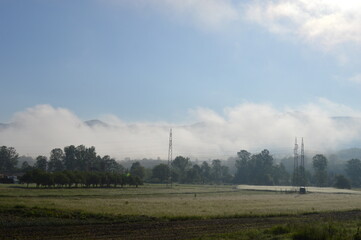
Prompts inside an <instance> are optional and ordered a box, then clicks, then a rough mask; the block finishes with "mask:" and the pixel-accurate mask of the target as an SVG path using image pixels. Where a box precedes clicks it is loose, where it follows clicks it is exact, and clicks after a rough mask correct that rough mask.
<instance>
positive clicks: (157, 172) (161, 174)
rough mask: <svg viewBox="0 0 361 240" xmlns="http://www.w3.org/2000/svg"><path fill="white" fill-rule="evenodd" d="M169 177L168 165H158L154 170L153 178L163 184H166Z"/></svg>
mask: <svg viewBox="0 0 361 240" xmlns="http://www.w3.org/2000/svg"><path fill="white" fill-rule="evenodd" d="M168 177H169V168H168V165H166V164H164V163H161V164H159V165H156V166H155V167H154V168H153V170H152V178H153V179H158V180H159V182H161V183H166V182H167V181H168Z"/></svg>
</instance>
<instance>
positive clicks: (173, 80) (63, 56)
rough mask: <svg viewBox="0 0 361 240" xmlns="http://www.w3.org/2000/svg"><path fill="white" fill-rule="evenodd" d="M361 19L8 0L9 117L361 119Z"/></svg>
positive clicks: (105, 0) (328, 10)
mask: <svg viewBox="0 0 361 240" xmlns="http://www.w3.org/2000/svg"><path fill="white" fill-rule="evenodd" d="M360 13H361V3H359V2H358V1H355V0H345V1H342V3H340V2H339V1H336V0H329V1H326V0H314V1H311V0H293V1H291V0H272V1H261V0H246V1H236V0H233V1H232V0H77V1H70V0H17V1H14V0H0V84H1V88H0V110H1V114H0V122H3V123H4V122H12V121H17V120H18V119H19V113H20V115H21V114H25V115H26V114H29V113H33V112H34V111H35V110H36V111H38V112H37V113H39V116H42V115H41V114H40V113H42V112H43V111H45V110H44V109H47V111H48V112H59V111H60V112H62V109H65V110H66V111H69V112H71V113H72V114H74V118H77V119H80V120H89V119H98V118H104V116H109V115H111V116H115V117H116V118H119V119H120V120H121V121H125V122H127V123H134V122H135V123H136V122H146V123H157V122H167V123H169V124H181V123H192V122H199V121H206V120H205V118H209V119H211V122H212V121H213V120H214V121H215V122H217V123H220V122H224V121H226V122H227V121H228V122H229V121H231V120H232V119H233V118H232V117H233V115H234V114H233V115H232V113H233V112H234V111H236V112H237V109H242V110H240V111H239V112H238V113H237V114H239V113H247V114H249V115H252V114H251V113H249V112H248V110H247V111H246V110H244V109H249V108H248V107H249V106H253V109H254V111H260V109H264V108H263V107H264V106H269V107H270V108H271V109H272V110H270V112H272V111H273V112H274V116H276V115H277V116H279V115H282V114H287V113H289V112H292V113H295V112H306V115H307V114H311V113H312V114H314V113H317V114H321V113H322V114H323V115H328V116H330V115H331V116H344V115H348V116H361V114H360V113H361V106H360V102H361V101H360V100H361V97H360V96H361V95H360V92H361V58H360V57H359V56H360V55H361V17H360V16H361V14H360ZM39 106H40V107H39ZM44 106H45V107H44ZM29 109H30V110H29ZM34 109H35V110H34ZM267 109H268V108H267ZM15 113H18V115H16V114H15ZM204 113H205V114H204ZM317 114H316V115H317ZM323 115H322V116H323ZM21 116H22V115H21ZM67 116H68V115H67ZM212 119H213V120H212ZM232 121H233V120H232ZM250 121H251V122H252V120H250ZM317 126H319V125H315V126H314V128H311V129H317ZM325 131H326V132H327V129H325ZM310 132H312V131H310ZM220 134H223V133H220ZM288 134H289V135H290V136H292V137H291V139H294V136H295V135H296V134H297V133H295V132H292V131H291V132H289V133H288ZM300 134H303V133H302V132H301V133H300ZM198 137H199V136H198ZM272 141H273V140H272ZM272 141H271V140H270V142H272ZM287 141H288V140H287ZM15 142H16V141H15V140H14V143H15ZM79 142H81V140H79ZM319 142H322V141H321V140H320V141H319ZM267 143H268V142H267ZM54 144H55V143H54ZM62 144H63V143H62ZM64 144H66V143H64ZM89 144H91V143H89ZM254 145H256V143H254ZM265 145H266V144H265ZM218 146H219V145H218ZM282 146H284V145H282ZM208 147H209V145H207V146H205V147H204V148H205V149H207V148H208ZM224 149H227V151H228V150H229V149H230V148H227V147H224ZM221 150H222V149H221ZM221 150H220V151H221ZM187 151H188V150H187ZM230 151H231V150H230ZM232 151H233V150H232Z"/></svg>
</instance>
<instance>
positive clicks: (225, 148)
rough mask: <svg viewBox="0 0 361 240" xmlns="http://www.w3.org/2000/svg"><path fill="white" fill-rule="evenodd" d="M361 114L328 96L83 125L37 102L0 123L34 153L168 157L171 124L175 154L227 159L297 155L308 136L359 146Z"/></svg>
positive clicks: (328, 144)
mask: <svg viewBox="0 0 361 240" xmlns="http://www.w3.org/2000/svg"><path fill="white" fill-rule="evenodd" d="M336 116H338V117H336ZM339 116H343V117H339ZM360 116H361V113H360V112H358V111H355V110H353V109H351V108H349V107H347V106H343V105H339V104H335V103H333V102H330V101H328V100H326V99H320V100H319V101H318V102H317V103H313V104H308V105H305V106H301V107H299V108H297V109H292V108H287V109H283V110H279V109H276V108H275V107H273V106H271V105H267V104H255V103H243V104H240V105H238V106H236V107H231V108H225V109H224V111H223V113H221V114H220V113H216V112H215V111H212V110H210V109H204V108H199V109H195V110H191V111H190V113H189V116H185V118H184V119H189V118H192V119H193V120H192V123H190V124H172V123H155V122H124V121H122V120H121V119H119V118H118V117H116V116H112V115H108V116H104V117H101V118H99V120H100V121H88V122H85V121H84V120H83V119H80V118H79V117H77V115H76V114H74V113H72V112H71V111H70V110H68V109H64V108H55V107H52V106H50V105H38V106H35V107H32V108H28V109H26V110H25V111H23V112H18V113H16V114H14V116H13V118H12V119H11V121H10V122H11V123H10V124H8V125H6V126H4V125H1V126H0V145H5V146H11V147H15V148H16V150H17V152H18V153H19V154H21V155H30V156H37V155H40V154H41V155H46V156H48V155H49V152H50V151H51V149H53V148H58V147H59V148H63V147H65V146H68V145H80V144H83V145H86V146H95V147H96V150H97V152H98V154H100V155H110V156H112V157H114V158H116V159H118V160H122V159H124V158H131V159H134V158H138V159H142V158H153V159H154V158H158V157H160V158H162V159H167V154H168V139H169V129H170V128H172V129H173V156H177V155H183V156H188V157H191V158H193V159H199V160H203V159H210V158H212V159H213V158H219V159H226V158H228V157H230V156H235V155H236V152H237V151H239V150H241V149H246V150H248V151H251V152H252V151H253V152H257V151H260V150H262V149H264V148H267V149H269V150H270V151H271V154H284V155H287V154H289V155H291V154H292V150H293V146H294V139H295V137H296V136H297V137H298V140H299V141H300V140H301V137H303V138H304V141H305V149H306V151H312V152H317V151H318V152H322V151H330V150H338V149H340V148H343V147H356V146H357V144H358V143H360V142H361V141H360V140H361V120H360V119H361V118H359V117H360Z"/></svg>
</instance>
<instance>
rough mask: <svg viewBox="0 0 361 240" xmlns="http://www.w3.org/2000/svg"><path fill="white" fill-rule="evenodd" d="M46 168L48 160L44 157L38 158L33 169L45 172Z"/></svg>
mask: <svg viewBox="0 0 361 240" xmlns="http://www.w3.org/2000/svg"><path fill="white" fill-rule="evenodd" d="M47 167H48V159H47V157H45V156H38V157H37V158H36V162H35V164H34V168H37V169H40V170H43V171H46V169H47Z"/></svg>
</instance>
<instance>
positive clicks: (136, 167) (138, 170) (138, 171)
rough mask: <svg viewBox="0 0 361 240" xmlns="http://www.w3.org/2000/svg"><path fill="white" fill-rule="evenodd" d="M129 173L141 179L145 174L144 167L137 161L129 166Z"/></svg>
mask: <svg viewBox="0 0 361 240" xmlns="http://www.w3.org/2000/svg"><path fill="white" fill-rule="evenodd" d="M130 174H131V175H132V176H136V177H138V178H140V179H143V178H144V175H145V170H144V167H143V166H142V165H140V163H139V162H135V163H133V164H132V166H131V167H130Z"/></svg>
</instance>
